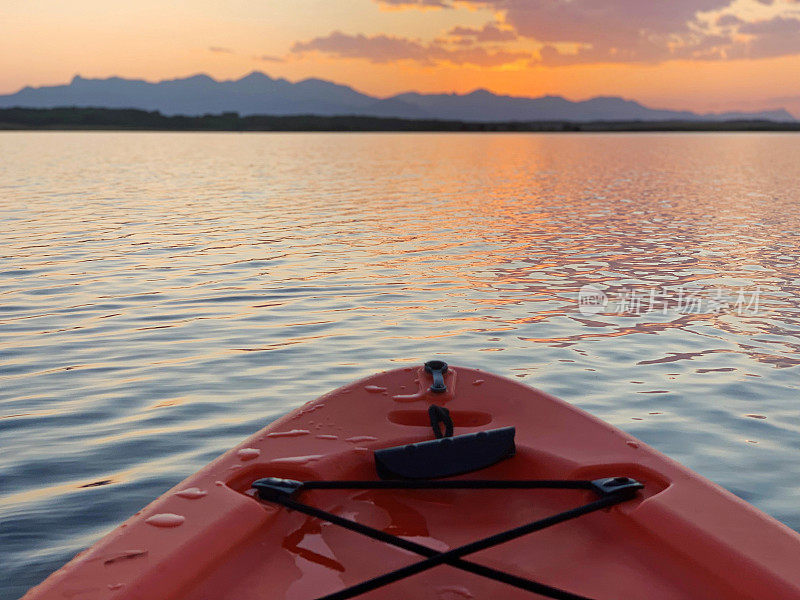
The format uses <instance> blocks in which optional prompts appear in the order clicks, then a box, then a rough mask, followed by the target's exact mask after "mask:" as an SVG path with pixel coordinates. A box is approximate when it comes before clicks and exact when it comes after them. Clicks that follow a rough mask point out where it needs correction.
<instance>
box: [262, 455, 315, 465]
mask: <svg viewBox="0 0 800 600" xmlns="http://www.w3.org/2000/svg"><path fill="white" fill-rule="evenodd" d="M323 456H325V455H324V454H311V455H309V456H287V457H285V458H273V459H272V463H273V464H279V465H286V464H289V465H302V464H305V463H307V462H311V461H314V460H319V459H320V458H322V457H323Z"/></svg>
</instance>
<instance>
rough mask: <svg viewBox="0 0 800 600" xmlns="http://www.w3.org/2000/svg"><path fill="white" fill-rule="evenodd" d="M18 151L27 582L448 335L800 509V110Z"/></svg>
mask: <svg viewBox="0 0 800 600" xmlns="http://www.w3.org/2000/svg"><path fill="white" fill-rule="evenodd" d="M0 157H2V158H1V159H0V257H2V259H1V262H0V325H1V326H2V327H0V482H1V483H0V555H1V556H0V597H2V598H17V597H19V596H21V595H22V594H23V593H24V591H25V590H27V588H28V587H30V586H31V585H33V584H35V583H38V582H39V581H40V580H42V579H43V578H44V577H45V576H46V575H47V574H48V573H49V572H50V571H52V570H54V569H55V568H57V567H59V566H60V565H61V564H63V563H64V562H65V561H67V560H68V559H69V558H70V557H72V555H73V554H75V553H76V552H78V551H79V550H81V549H82V548H84V547H86V546H87V545H90V544H91V543H93V542H94V541H95V540H97V539H98V538H99V537H100V536H102V535H103V534H105V533H106V532H108V531H109V530H110V529H111V528H113V527H114V526H115V525H116V524H117V523H119V522H120V521H122V520H123V519H125V518H127V517H128V516H129V515H131V514H132V513H134V512H136V511H137V510H138V509H139V508H141V507H142V506H143V505H145V504H147V503H148V502H149V501H150V500H152V499H153V498H155V497H156V496H158V495H159V494H161V493H162V492H164V491H165V490H167V489H168V488H170V487H171V486H173V485H174V484H176V483H177V482H179V481H180V480H181V479H183V478H184V477H186V476H187V475H189V474H191V473H193V472H194V471H195V470H197V469H198V468H199V467H201V466H202V465H204V464H205V463H207V462H208V461H210V460H211V459H213V458H214V457H215V456H217V455H218V454H220V453H221V452H223V451H224V450H226V449H227V448H229V447H230V446H232V445H234V444H235V443H237V442H238V441H240V440H241V439H243V438H244V437H246V436H247V435H249V434H251V433H253V432H255V431H256V430H258V429H260V428H261V427H263V426H264V425H266V424H267V423H269V422H270V421H272V420H274V419H275V418H277V417H279V416H280V415H282V414H284V413H286V412H287V411H288V410H290V409H292V408H294V407H297V406H299V405H300V404H302V403H304V402H306V401H308V400H310V399H313V398H315V397H316V396H318V395H320V394H322V393H324V392H326V391H329V390H331V389H333V388H335V387H338V386H339V385H342V384H344V383H346V382H349V381H351V380H353V379H354V378H357V377H361V376H364V375H367V374H370V373H373V372H375V371H378V370H383V369H386V368H394V367H399V366H405V365H408V364H409V363H419V362H421V361H423V360H425V359H429V358H433V357H440V358H443V359H445V360H447V361H448V362H450V363H451V364H454V365H466V366H474V367H479V368H483V369H486V370H489V371H493V372H496V373H499V374H502V375H506V376H510V377H515V378H520V379H522V381H524V382H526V383H528V384H530V385H532V386H535V387H538V388H540V389H543V390H545V391H547V392H550V393H552V394H555V395H557V396H560V397H562V398H564V399H565V400H568V401H569V402H572V403H574V404H576V405H578V406H580V407H582V408H584V409H586V410H588V411H590V412H592V413H593V414H595V415H597V416H599V417H601V418H603V419H606V420H607V421H609V422H611V423H613V424H614V425H617V426H618V427H621V428H623V429H625V430H626V431H628V432H630V433H632V434H633V435H635V436H638V437H639V438H641V439H642V440H644V441H645V442H647V443H649V444H651V445H653V446H655V447H656V448H657V449H659V450H661V451H663V452H665V453H667V454H669V455H670V456H672V457H674V458H675V459H677V460H679V461H680V462H682V463H684V464H686V465H688V466H689V467H691V468H693V469H696V470H697V471H699V472H700V473H702V474H703V475H705V476H707V477H709V478H710V479H712V480H714V481H716V482H718V483H720V484H722V485H723V486H725V487H727V488H728V489H730V490H732V491H733V492H734V493H736V494H738V495H740V496H741V497H743V498H745V499H746V500H748V501H750V502H752V503H753V504H755V505H756V506H758V507H759V508H761V509H762V510H764V511H766V512H768V513H770V514H771V515H774V516H775V517H776V518H778V519H780V520H781V521H783V522H784V523H787V524H788V525H790V526H792V527H794V528H796V529H800V504H798V502H797V498H798V494H800V453H798V450H800V391H799V388H800V367H799V366H798V365H800V352H799V350H800V298H799V297H798V293H799V292H800V263H799V262H798V259H800V187H798V181H800V136H798V135H793V134H671V133H667V134H631V135H628V134H575V135H573V134H531V135H529V134H510V135H493V134H492V135H489V134H484V135H482V134H475V135H472V134H258V133H256V134H228V133H222V134H216V133H186V134H180V133H105V132H98V133H93V132H76V133H65V132H32V133H19V132H6V133H1V134H0ZM587 285H589V286H593V288H585V290H584V291H585V295H584V296H583V299H584V303H583V304H580V303H579V296H580V294H579V292H580V290H581V288H582V287H583V286H587ZM592 289H596V290H597V291H598V292H603V293H605V295H606V296H605V298H606V300H607V303H605V304H603V303H602V301H603V297H602V296H600V295H599V293H597V292H595V293H591V292H592ZM590 300H593V301H596V302H599V304H587V302H588V301H590Z"/></svg>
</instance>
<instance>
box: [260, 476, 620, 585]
mask: <svg viewBox="0 0 800 600" xmlns="http://www.w3.org/2000/svg"><path fill="white" fill-rule="evenodd" d="M302 487H303V489H595V487H594V484H593V482H591V481H581V480H575V481H571V480H566V481H565V480H458V481H426V480H421V481H308V482H304V483H303V486H302ZM629 498H630V494H627V493H616V494H613V493H612V494H608V495H606V496H603V497H601V498H600V499H598V500H595V501H593V502H590V503H588V504H585V505H583V506H580V507H578V508H574V509H571V510H568V511H564V512H562V513H559V514H557V515H553V516H551V517H546V518H545V519H540V520H538V521H534V522H532V523H528V524H527V525H522V526H520V527H517V528H514V529H511V530H509V531H505V532H503V533H499V534H496V535H493V536H490V537H487V538H484V539H482V540H478V541H477V542H473V543H471V544H467V545H465V546H461V547H459V548H455V549H452V550H449V551H447V552H443V553H439V552H437V551H436V550H433V549H432V548H428V547H427V546H423V545H421V544H416V543H415V542H410V541H408V540H404V539H403V538H400V537H398V536H395V535H392V534H389V533H386V532H384V531H381V530H379V529H374V528H372V527H369V526H366V525H362V524H361V523H357V522H356V521H351V520H350V519H345V518H343V517H339V516H338V515H335V514H333V513H329V512H327V511H324V510H321V509H319V508H316V507H313V506H309V505H307V504H303V503H301V502H297V501H295V500H293V499H291V498H290V497H289V496H288V495H281V496H278V497H275V498H271V499H270V500H271V501H273V502H277V503H279V504H282V505H283V506H285V507H286V508H289V509H291V510H296V511H298V512H301V513H304V514H307V515H309V516H312V517H315V518H318V519H322V520H325V521H328V522H330V523H333V524H335V525H339V526H341V527H343V528H345V529H349V530H351V531H355V532H358V533H361V534H362V535H365V536H367V537H370V538H373V539H377V540H379V541H382V542H385V543H388V544H391V545H393V546H397V547H399V548H403V549H405V550H409V551H411V552H415V553H417V554H421V555H423V556H427V557H428V558H427V559H426V560H423V561H421V562H418V563H415V564H412V565H409V566H407V567H403V568H400V569H397V570H395V571H392V572H390V573H386V574H385V575H381V576H378V577H375V578H372V579H370V580H367V581H364V582H362V583H359V584H356V585H354V586H351V587H349V588H346V589H344V590H340V591H338V592H334V593H333V594H329V595H327V596H323V597H321V598H319V599H318V600H347V599H349V598H353V597H354V596H358V595H360V594H363V593H366V592H368V591H371V590H374V589H377V588H379V587H382V586H385V585H388V584H390V583H393V582H395V581H398V580H400V579H403V578H405V577H409V576H411V575H415V574H417V573H420V572H422V571H426V570H428V569H431V568H433V567H436V566H438V565H440V564H448V565H450V566H453V567H457V568H460V569H463V570H465V571H468V572H471V573H474V574H476V575H482V576H484V577H487V578H489V579H493V580H496V581H500V582H502V583H506V584H508V585H512V586H514V587H517V588H520V589H523V590H526V591H530V592H534V593H537V594H539V595H541V596H545V597H547V598H554V599H556V600H590V599H589V598H587V597H585V596H579V595H577V594H573V593H571V592H567V591H565V590H560V589H558V588H554V587H551V586H548V585H545V584H542V583H538V582H536V581H532V580H530V579H526V578H523V577H518V576H516V575H512V574H510V573H505V572H503V571H499V570H497V569H492V568H491V567H486V566H484V565H480V564H477V563H473V562H471V561H467V560H463V559H462V558H461V557H462V556H465V555H467V554H471V553H474V552H478V551H480V550H485V549H487V548H490V547H492V546H496V545H498V544H502V543H504V542H507V541H510V540H513V539H516V538H518V537H521V536H523V535H526V534H528V533H532V532H534V531H539V530H541V529H544V528H546V527H550V526H551V525H555V524H557V523H561V522H563V521H567V520H569V519H574V518H576V517H579V516H581V515H584V514H587V513H590V512H594V511H596V510H600V509H602V508H606V507H609V506H613V505H614V504H618V503H620V502H623V501H625V500H628V499H629Z"/></svg>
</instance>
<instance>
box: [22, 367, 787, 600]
mask: <svg viewBox="0 0 800 600" xmlns="http://www.w3.org/2000/svg"><path fill="white" fill-rule="evenodd" d="M445 383H446V385H447V391H446V392H444V393H436V394H435V393H432V392H431V391H430V390H429V388H430V386H431V384H432V379H431V375H430V373H427V372H426V371H425V369H424V368H423V367H409V368H404V369H397V370H393V371H386V372H383V373H379V374H377V375H374V376H371V377H368V378H366V379H363V380H361V381H358V382H355V383H352V384H350V385H347V386H344V387H342V388H340V389H338V390H335V391H333V392H331V393H329V394H326V395H325V396H323V397H321V398H319V399H317V400H314V401H312V402H309V403H308V404H306V405H304V406H303V407H301V408H299V409H297V410H295V411H294V412H292V413H290V414H288V415H286V416H285V417H283V418H281V419H279V420H278V421H276V422H274V423H272V424H271V425H269V426H268V427H267V428H265V429H264V430H262V431H260V432H258V433H256V434H255V435H253V436H252V437H250V438H249V439H247V440H246V441H244V442H243V443H242V444H240V445H239V446H237V447H236V448H233V449H232V450H230V451H229V452H227V453H225V454H224V455H222V456H221V457H220V458H218V459H217V460H215V461H214V462H212V463H211V464H209V465H208V466H206V467H205V468H203V469H202V470H200V471H199V472H198V473H196V474H195V475H192V476H191V477H189V478H188V479H186V480H185V481H184V482H182V483H181V484H179V485H177V486H176V487H175V488H173V489H172V490H170V491H168V492H167V493H165V494H164V495H162V496H161V497H160V498H158V499H157V500H155V501H154V502H153V503H151V504H150V505H149V506H147V507H146V508H144V509H143V510H142V511H140V512H139V513H137V514H136V515H134V516H132V517H131V518H130V519H128V520H127V521H126V522H125V523H123V524H121V525H120V526H119V527H117V528H116V529H115V530H114V531H112V532H111V533H110V534H108V535H107V536H106V537H104V538H103V539H101V540H100V541H99V542H97V544H95V545H94V546H93V547H91V548H90V549H88V550H86V551H84V552H82V553H81V554H79V555H78V556H76V557H75V558H74V559H73V560H72V561H71V562H69V563H68V564H67V565H65V566H64V567H62V568H61V569H60V570H58V571H57V572H55V573H54V574H53V575H51V576H50V577H49V578H48V579H47V580H45V581H44V582H43V583H42V584H40V585H39V586H37V587H35V588H33V589H32V590H30V591H29V592H28V594H27V595H26V596H25V598H26V599H27V600H43V599H56V598H58V599H63V598H65V597H68V598H71V599H72V600H88V599H93V600H100V599H114V600H128V599H131V600H133V599H141V598H163V599H170V600H172V599H175V600H178V599H184V598H186V599H189V598H191V599H193V600H198V599H206V598H207V599H209V600H212V599H214V600H217V599H223V598H231V599H233V598H235V599H237V600H248V599H253V600H255V599H263V598H276V599H277V598H286V599H292V600H310V599H313V598H317V597H319V596H322V595H324V594H327V593H332V592H335V591H337V590H340V589H342V588H345V587H347V586H350V585H353V584H356V583H359V582H361V581H363V580H366V579H370V578H372V577H375V576H378V575H380V574H383V573H385V572H387V571H391V570H393V569H396V568H400V567H402V566H405V565H408V564H411V563H414V562H417V561H419V560H420V557H419V556H417V555H414V554H412V553H410V552H407V551H405V550H400V549H397V548H393V547H391V546H388V545H386V544H384V543H381V542H378V541H375V540H371V539H368V538H366V537H363V536H361V535H359V534H357V533H354V532H351V531H346V530H344V529H342V528H340V527H337V526H335V525H332V524H330V523H326V522H322V521H319V520H317V519H314V518H311V517H308V516H305V515H303V514H301V513H299V512H296V511H288V510H287V509H285V508H282V507H280V506H278V505H275V504H271V503H269V502H264V501H261V500H259V499H258V498H256V497H254V494H253V492H252V490H251V488H250V486H251V484H252V483H253V481H255V480H257V479H260V478H263V477H282V478H288V479H294V480H299V481H312V480H314V481H316V480H357V479H363V480H374V479H376V478H377V476H376V472H375V461H374V457H373V452H374V451H375V450H377V449H381V448H387V447H393V446H400V445H404V444H409V443H415V442H421V441H425V440H430V439H432V437H433V435H432V434H433V432H432V430H431V426H430V423H429V418H428V412H427V408H428V406H429V405H430V404H437V405H440V406H444V407H446V408H447V409H448V410H449V413H450V415H451V418H452V420H453V424H454V429H455V434H456V435H459V434H463V433H472V432H477V431H481V430H486V429H493V428H500V427H509V426H513V427H516V449H517V450H516V454H515V455H514V456H512V457H510V458H507V459H505V460H502V461H500V462H498V463H497V464H495V465H492V466H490V467H488V468H486V469H482V470H480V471H477V472H475V473H470V474H465V475H462V476H459V477H457V478H456V479H458V478H467V479H475V478H483V479H599V478H603V477H616V476H626V477H632V478H634V479H636V480H638V481H640V482H642V483H643V484H644V489H643V490H641V491H640V492H639V493H637V495H636V497H635V498H633V499H632V500H628V501H626V502H623V503H621V504H619V505H617V506H614V507H611V508H608V509H604V510H602V511H598V512H596V513H592V514H588V515H585V516H582V517H579V518H578V519H575V520H571V521H567V522H564V523H561V524H559V525H556V526H554V527H552V528H549V529H545V530H543V531H539V532H536V533H533V534H530V535H527V536H525V537H522V538H520V539H517V540H514V541H511V542H508V543H505V544H502V545H499V546H497V547H494V548H490V549H487V550H483V551H481V552H478V553H476V554H474V555H470V556H469V557H468V558H469V560H471V561H474V562H477V563H481V564H484V565H487V566H490V567H493V568H495V569H500V570H503V571H506V572H509V573H512V574H514V575H518V576H521V577H525V578H529V579H533V580H535V581H538V582H541V583H544V584H547V585H550V586H554V587H557V588H561V589H565V590H568V591H570V592H572V593H574V594H579V595H583V596H586V597H588V598H593V599H596V600H612V599H615V600H617V599H619V598H623V597H625V598H642V599H644V598H646V599H647V600H661V599H672V600H678V599H689V598H703V599H706V600H714V599H720V600H722V599H726V600H733V599H753V598H781V599H795V598H796V599H800V535H798V534H797V533H796V532H794V531H793V530H791V529H789V528H788V527H785V526H784V525H782V524H780V523H778V522H777V521H775V520H774V519H772V518H770V517H768V516H767V515H765V514H763V513H761V512H760V511H758V510H757V509H755V508H754V507H752V506H751V505H749V504H747V503H746V502H744V501H742V500H741V499H739V498H737V497H736V496H734V495H732V494H730V493H729V492H727V491H725V490H724V489H722V488H720V487H719V486H717V485H715V484H713V483H711V482H709V481H708V480H706V479H704V478H702V477H701V476H699V475H697V474H696V473H693V472H692V471H690V470H688V469H686V468H685V467H683V466H681V465H679V464H678V463H676V462H674V461H672V460H671V459H669V458H667V457H665V456H664V455H662V454H660V453H658V452H657V451H655V450H653V449H652V448H650V447H648V446H647V445H646V444H644V443H642V442H641V441H639V440H637V439H635V438H633V437H632V436H630V435H628V434H626V433H624V432H622V431H620V430H618V429H616V428H613V427H611V426H610V425H608V424H606V423H604V422H602V421H600V420H599V419H596V418H595V417H593V416H591V415H589V414H587V413H585V412H584V411H581V410H580V409H578V408H576V407H574V406H571V405H569V404H567V403H565V402H563V401H561V400H558V399H556V398H553V397H552V396H548V395H547V394H545V393H542V392H540V391H537V390H534V389H532V388H530V387H527V386H525V385H523V384H521V383H519V382H517V381H512V380H509V379H506V378H502V377H498V376H494V375H490V374H488V373H485V372H483V371H479V370H476V369H468V368H462V367H451V368H449V369H448V370H447V372H446V373H445ZM301 499H302V501H303V502H304V503H306V504H310V505H313V506H316V507H319V508H322V509H324V510H327V511H330V512H333V513H335V514H337V515H340V516H344V517H347V518H350V519H353V520H356V521H358V522H359V523H364V524H366V525H369V526H371V527H374V528H377V529H380V530H383V531H387V532H389V533H393V534H394V535H397V536H401V537H403V538H405V539H408V540H412V541H414V542H417V543H420V544H423V545H425V546H428V547H430V548H433V549H434V550H437V551H445V550H448V549H452V548H455V547H457V546H461V545H464V544H468V543H470V542H473V541H475V540H477V539H480V538H483V537H486V536H489V535H492V534H495V533H498V532H500V531H503V530H506V529H510V528H512V527H515V526H518V525H522V524H524V523H527V522H530V521H532V520H536V519H540V518H544V517H546V516H548V515H552V514H555V513H558V512H561V511H564V510H568V509H570V508H574V507H576V506H580V505H581V504H584V503H586V502H587V501H589V500H591V499H592V496H591V493H589V492H587V491H581V490H513V491H512V490H399V491H397V490H392V491H389V490H314V491H308V492H303V493H302V495H301ZM361 597H363V598H375V599H377V598H398V599H400V598H415V599H416V598H419V599H427V598H430V599H431V600H465V599H470V598H497V597H502V598H531V597H536V596H535V595H534V594H531V593H530V592H525V591H522V590H518V589H515V588H512V587H509V586H507V585H505V584H503V583H498V582H495V581H491V580H489V579H485V578H483V577H479V576H477V575H473V574H471V573H467V572H464V571H462V570H460V569H457V568H454V567H451V566H447V565H441V566H438V567H435V568H433V569H431V570H429V571H426V572H423V573H420V574H417V575H414V576H412V577H409V578H407V579H405V580H402V581H398V582H396V583H393V584H391V585H389V586H387V587H385V588H381V589H378V590H375V591H372V592H369V593H367V594H365V595H363V596H361Z"/></svg>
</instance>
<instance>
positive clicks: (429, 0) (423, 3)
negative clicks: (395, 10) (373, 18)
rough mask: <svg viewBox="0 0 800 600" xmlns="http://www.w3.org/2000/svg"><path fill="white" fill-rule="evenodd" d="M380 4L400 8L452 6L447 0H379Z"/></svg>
mask: <svg viewBox="0 0 800 600" xmlns="http://www.w3.org/2000/svg"><path fill="white" fill-rule="evenodd" d="M377 1H378V3H379V4H385V5H387V6H396V7H400V8H452V5H451V4H450V2H448V1H447V0H377Z"/></svg>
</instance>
